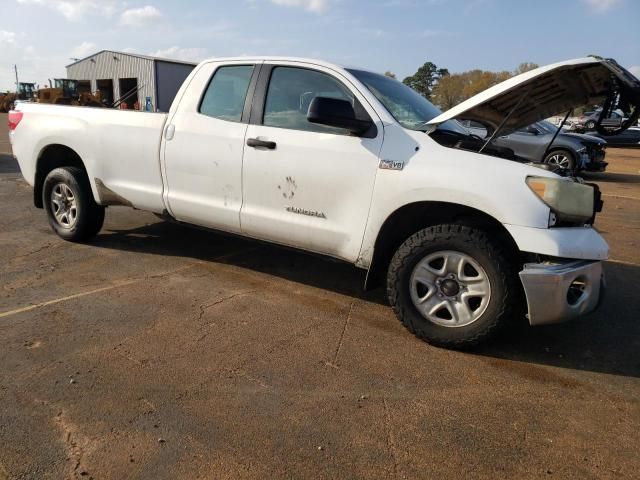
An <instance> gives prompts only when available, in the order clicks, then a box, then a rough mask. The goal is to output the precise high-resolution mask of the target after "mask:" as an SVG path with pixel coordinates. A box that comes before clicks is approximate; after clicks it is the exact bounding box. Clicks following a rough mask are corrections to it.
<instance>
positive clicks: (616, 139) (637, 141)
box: [592, 127, 640, 148]
mask: <svg viewBox="0 0 640 480" xmlns="http://www.w3.org/2000/svg"><path fill="white" fill-rule="evenodd" d="M592 135H593V136H594V137H598V138H601V139H603V140H605V141H606V142H607V145H608V146H610V147H626V148H640V127H629V128H628V129H627V130H625V131H624V132H622V133H620V134H618V135H603V134H601V133H596V132H593V133H592Z"/></svg>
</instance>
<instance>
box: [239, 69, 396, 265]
mask: <svg viewBox="0 0 640 480" xmlns="http://www.w3.org/2000/svg"><path fill="white" fill-rule="evenodd" d="M316 96H323V97H333V98H340V99H345V100H348V101H350V102H352V105H354V110H355V111H356V112H360V114H361V115H365V116H367V117H368V118H369V119H371V120H373V122H374V123H375V124H376V128H374V129H372V131H371V132H370V133H369V136H368V138H366V137H357V136H353V135H350V134H349V133H348V132H347V131H345V130H340V129H336V128H330V127H326V126H323V125H317V124H312V123H310V122H308V121H307V111H308V108H309V104H310V103H311V101H312V100H313V99H314V98H315V97H316ZM362 118H366V117H362ZM383 134H384V130H383V128H382V123H381V122H380V119H379V117H377V115H376V114H375V112H374V111H373V109H372V108H371V107H370V106H369V105H368V104H367V102H366V100H365V99H364V97H363V96H362V95H361V94H360V93H359V92H358V91H357V89H356V88H355V86H354V85H353V84H351V83H350V81H349V79H347V78H346V77H344V76H343V75H342V74H341V73H339V72H336V71H334V70H331V69H328V68H325V67H322V66H317V65H314V64H306V63H298V62H296V63H289V62H274V63H273V64H271V65H267V64H265V65H263V67H262V72H261V76H260V80H259V82H258V87H257V90H256V97H255V102H254V110H253V111H252V114H251V124H250V125H249V128H248V130H247V146H245V153H244V162H243V163H244V169H243V187H244V189H243V194H244V202H243V206H242V212H241V220H242V230H243V232H244V233H245V234H247V235H250V236H253V237H257V238H261V239H266V240H270V241H273V242H277V243H281V244H285V245H292V246H296V247H299V248H304V249H307V250H311V251H315V252H320V253H323V254H327V255H332V256H335V257H339V258H343V259H345V260H349V261H355V260H356V259H357V256H358V254H359V252H360V246H361V243H362V237H363V233H364V228H365V225H366V221H367V217H368V212H369V207H370V204H371V195H372V192H373V186H374V182H375V177H376V173H377V170H378V164H379V158H378V155H379V152H380V148H381V146H382V139H383ZM256 140H257V141H259V142H267V143H265V145H267V146H260V145H256V143H255V141H256ZM269 142H272V143H269ZM250 144H252V145H253V146H249V145H250Z"/></svg>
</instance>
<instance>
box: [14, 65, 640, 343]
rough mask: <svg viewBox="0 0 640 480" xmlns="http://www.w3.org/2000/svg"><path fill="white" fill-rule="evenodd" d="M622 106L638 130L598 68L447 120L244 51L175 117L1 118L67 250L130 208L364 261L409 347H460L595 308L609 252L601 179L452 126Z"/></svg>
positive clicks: (632, 88) (548, 78)
mask: <svg viewBox="0 0 640 480" xmlns="http://www.w3.org/2000/svg"><path fill="white" fill-rule="evenodd" d="M614 98H623V99H625V100H626V102H627V103H625V104H627V105H632V106H633V112H632V114H631V116H630V118H629V123H630V122H633V123H635V122H636V121H637V118H638V113H639V112H640V108H638V107H639V106H640V83H639V82H638V81H637V80H636V79H635V78H634V77H633V76H631V75H630V74H629V73H628V72H627V71H626V70H624V69H623V68H621V67H620V66H619V65H618V64H617V63H616V62H615V61H613V60H603V59H598V58H582V59H576V60H569V61H565V62H561V63H556V64H553V65H549V66H546V67H541V68H538V69H536V70H532V71H529V72H526V73H523V74H522V75H519V76H517V77H514V78H511V79H509V80H507V81H505V82H503V83H501V84H499V85H496V86H494V87H492V88H490V89H488V90H486V91H485V92H483V93H480V94H479V95H477V96H475V97H473V98H471V99H469V100H467V101H465V102H463V103H462V104H460V105H458V106H456V107H454V108H453V109H451V110H449V111H447V112H445V113H441V112H440V111H439V110H438V109H437V108H436V107H434V106H433V105H432V104H431V103H429V102H428V101H427V100H426V99H425V98H424V97H422V96H420V95H419V94H417V93H416V92H415V91H413V90H411V89H410V88H409V87H407V86H405V85H403V84H402V83H400V82H397V81H395V80H393V79H390V78H388V77H385V76H383V75H379V74H376V73H372V72H369V71H365V70H359V69H347V68H343V67H340V66H336V65H333V64H330V63H326V62H322V61H316V60H304V59H294V58H281V57H276V58H271V57H259V58H253V57H247V58H230V59H215V60H209V61H205V62H203V63H201V64H200V65H199V66H198V67H196V68H195V69H194V71H193V72H192V73H191V75H190V76H189V77H188V78H187V80H186V81H185V82H184V84H183V86H182V87H181V89H180V91H179V92H178V95H177V96H176V99H175V100H174V103H173V105H172V107H171V110H170V112H169V113H168V114H160V113H139V112H128V111H112V110H104V109H102V110H101V109H93V108H86V109H75V108H69V107H64V106H55V105H37V104H21V105H19V106H18V111H14V112H11V113H10V115H9V123H10V130H11V134H10V135H11V142H12V145H13V152H14V154H15V156H16V157H17V160H18V162H19V164H20V168H21V171H22V174H23V176H24V178H25V179H26V180H27V182H28V183H29V184H30V185H32V186H33V192H34V203H35V206H36V207H40V208H44V209H45V210H46V213H47V215H48V219H49V223H50V225H51V227H52V229H53V230H54V231H55V232H56V233H57V234H58V235H59V236H60V237H62V238H64V239H67V240H70V241H86V240H89V239H91V238H92V237H93V236H95V235H96V234H97V233H98V232H99V231H100V229H101V227H102V224H103V220H104V215H105V207H107V206H110V205H128V206H132V207H135V208H138V209H142V210H148V211H151V212H154V213H156V214H158V215H160V216H162V217H163V218H166V219H167V220H171V221H177V222H182V223H186V224H195V225H198V226H202V227H207V228H210V229H214V230H218V231H224V232H228V233H231V234H238V235H242V236H246V237H251V238H255V239H260V240H266V241H269V242H273V243H277V244H282V245H287V246H291V247H295V248H299V249H303V250H306V251H310V252H316V253H320V254H324V255H327V256H331V257H335V258H338V259H341V260H344V261H347V262H350V263H352V264H354V265H356V266H358V267H360V268H362V269H366V270H367V278H366V281H365V284H366V285H365V286H366V287H367V288H371V287H373V286H375V285H378V284H380V283H381V282H385V283H386V288H387V294H388V299H389V302H390V304H391V306H392V307H393V310H394V312H395V313H396V315H397V317H398V318H399V319H400V321H401V322H402V323H403V324H404V325H405V326H406V327H407V328H408V329H409V330H410V331H411V332H413V333H414V334H415V335H416V336H418V337H419V338H421V339H423V340H426V341H427V342H430V343H432V344H435V345H439V346H445V347H453V348H461V347H467V346H469V345H473V344H477V343H478V342H481V341H484V340H486V339H488V338H489V337H491V336H492V335H494V334H495V333H496V332H497V331H498V330H499V329H500V328H501V327H504V326H505V325H508V324H509V323H510V322H513V321H515V320H517V317H518V316H519V315H525V314H526V316H527V318H528V320H529V323H530V324H531V325H542V324H549V323H555V322H560V321H563V320H568V319H570V318H574V317H578V316H580V315H583V314H586V313H588V312H590V311H592V310H594V309H595V308H596V307H597V305H598V302H599V300H600V297H601V291H602V278H603V271H602V263H601V262H602V260H605V259H606V258H607V256H608V246H607V243H606V242H605V240H604V239H603V238H602V237H601V236H600V234H599V233H598V232H597V231H596V230H595V229H594V228H593V224H594V221H595V217H596V213H597V212H598V211H599V210H600V209H601V200H600V193H599V190H598V187H597V186H596V185H590V184H585V183H583V182H582V181H581V180H580V179H576V178H573V177H570V176H561V175H559V174H558V173H555V172H554V171H553V167H551V166H548V165H547V166H544V165H543V167H544V168H541V167H540V166H538V165H535V164H531V163H529V162H523V161H521V160H520V159H519V157H517V156H515V155H514V154H513V151H511V150H510V149H508V148H504V147H500V146H496V145H492V138H489V139H480V138H479V137H477V136H474V135H472V134H470V133H469V132H468V131H467V130H465V129H464V128H462V127H461V126H460V125H459V123H458V122H457V120H478V121H482V122H485V123H488V124H490V125H491V126H492V129H493V131H494V133H493V136H494V137H495V136H496V135H499V134H508V133H509V132H513V131H515V130H517V129H519V128H522V127H524V126H526V125H531V124H532V123H534V122H536V121H539V120H541V119H543V118H547V117H549V116H551V115H553V114H556V113H558V112H567V111H569V110H571V109H572V108H574V107H575V106H576V105H581V104H584V103H587V102H601V101H611V99H614ZM627 126H628V125H627V124H626V123H625V124H624V125H622V126H621V128H620V130H624V129H625V128H626V127H627ZM558 171H559V172H560V173H562V172H563V171H562V170H558ZM487 172H490V173H487Z"/></svg>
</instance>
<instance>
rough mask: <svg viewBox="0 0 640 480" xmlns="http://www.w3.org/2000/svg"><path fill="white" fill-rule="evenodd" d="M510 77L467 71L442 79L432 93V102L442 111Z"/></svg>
mask: <svg viewBox="0 0 640 480" xmlns="http://www.w3.org/2000/svg"><path fill="white" fill-rule="evenodd" d="M511 76H512V74H511V72H507V71H503V72H489V71H486V70H469V71H468V72H462V73H454V74H452V75H447V76H445V77H442V78H441V79H440V81H439V82H438V84H437V85H436V86H435V87H434V89H433V92H432V100H433V102H434V103H435V104H436V105H438V106H439V107H440V108H441V109H443V110H448V109H450V108H452V107H455V106H456V105H457V104H459V103H461V102H463V101H464V100H467V99H468V98H471V97H473V96H474V95H477V94H478V93H480V92H482V91H484V90H486V89H487V88H489V87H492V86H494V85H496V84H498V83H500V82H503V81H505V80H507V79H508V78H510V77H511Z"/></svg>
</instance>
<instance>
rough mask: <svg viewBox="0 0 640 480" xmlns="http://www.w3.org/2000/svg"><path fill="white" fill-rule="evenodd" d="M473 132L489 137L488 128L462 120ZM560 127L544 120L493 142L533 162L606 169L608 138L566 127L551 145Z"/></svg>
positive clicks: (592, 169) (575, 169)
mask: <svg viewBox="0 0 640 480" xmlns="http://www.w3.org/2000/svg"><path fill="white" fill-rule="evenodd" d="M462 124H463V126H464V127H465V128H467V129H468V130H470V131H471V132H472V133H474V134H476V135H478V136H481V137H483V138H484V137H486V134H487V131H486V129H485V128H484V127H483V126H482V125H481V124H479V123H477V122H473V121H471V122H470V121H465V122H462ZM557 129H558V127H556V126H555V125H553V124H552V123H551V122H547V121H541V122H537V123H534V124H533V125H529V126H528V127H526V128H524V129H521V130H517V131H515V132H513V133H511V134H510V135H506V136H503V137H498V138H496V139H494V141H493V144H494V145H497V146H499V147H505V148H509V149H511V150H513V152H514V154H515V155H517V156H518V157H520V158H523V159H525V160H528V161H530V162H544V163H549V164H554V165H558V166H560V167H562V168H565V169H567V170H570V171H574V172H577V171H580V170H589V171H594V172H603V171H604V170H605V169H606V167H607V162H605V161H604V157H605V149H606V145H607V142H606V141H605V140H603V139H602V138H598V137H594V136H591V135H583V134H579V133H569V132H565V131H562V132H560V133H559V134H558V136H557V137H556V138H555V140H554V141H553V144H552V145H551V146H550V147H549V148H548V149H547V147H548V146H549V143H550V142H551V139H552V138H553V135H554V134H555V133H556V130H557Z"/></svg>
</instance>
